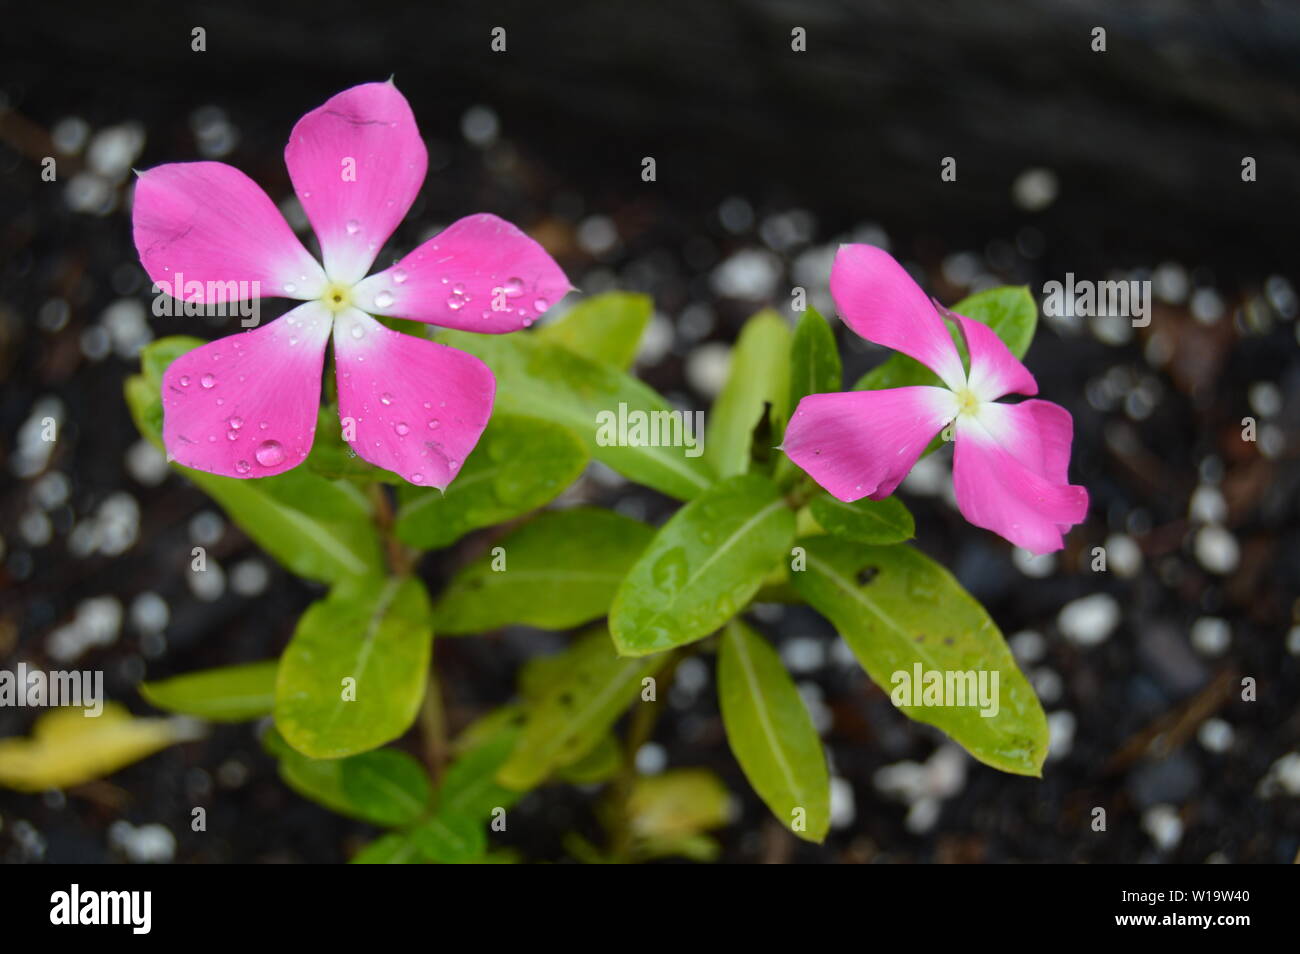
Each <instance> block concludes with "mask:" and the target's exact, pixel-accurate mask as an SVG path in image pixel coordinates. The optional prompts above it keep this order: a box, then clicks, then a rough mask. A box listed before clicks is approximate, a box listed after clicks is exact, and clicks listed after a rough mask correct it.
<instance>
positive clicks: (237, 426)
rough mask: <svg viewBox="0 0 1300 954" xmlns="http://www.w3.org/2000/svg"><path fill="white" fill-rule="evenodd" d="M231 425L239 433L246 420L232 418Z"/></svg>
mask: <svg viewBox="0 0 1300 954" xmlns="http://www.w3.org/2000/svg"><path fill="white" fill-rule="evenodd" d="M229 424H230V426H231V428H233V429H234V430H236V431H237V430H239V429H240V428H241V427H243V426H244V419H243V418H242V417H232V418H231V419H230V421H229Z"/></svg>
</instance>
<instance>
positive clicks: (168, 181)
mask: <svg viewBox="0 0 1300 954" xmlns="http://www.w3.org/2000/svg"><path fill="white" fill-rule="evenodd" d="M284 160H285V164H286V165H287V166H288V169H289V177H290V179H291V180H292V181H293V187H294V191H295V192H296V193H297V194H298V198H299V199H300V200H301V202H302V206H303V209H304V210H305V211H306V213H307V218H308V220H310V222H311V225H312V228H313V229H314V230H315V232H316V236H317V238H318V239H319V240H320V247H321V252H322V258H323V259H324V263H323V266H322V264H320V263H318V262H317V261H316V260H315V259H314V258H313V257H312V256H311V255H310V254H309V253H308V251H307V249H306V248H304V247H303V244H302V242H300V241H299V240H298V238H297V237H296V236H295V235H294V234H293V231H292V230H291V229H290V228H289V225H288V223H287V222H285V220H284V218H283V216H281V215H280V213H279V211H278V210H277V209H276V207H275V205H274V204H273V203H272V202H271V200H270V199H269V198H268V197H267V195H266V193H265V192H263V191H262V190H261V189H260V188H258V186H257V185H255V184H254V183H253V181H252V180H251V179H250V178H248V176H246V175H244V174H243V173H242V172H240V171H239V170H237V169H235V168H233V167H231V166H228V165H226V164H224V163H220V162H190V163H173V164H169V165H163V166H158V167H157V168H154V169H150V170H149V171H147V172H144V173H142V174H141V175H140V178H139V181H138V183H137V185H136V191H135V207H134V213H133V214H134V231H135V245H136V249H137V250H138V251H139V253H140V261H141V262H142V263H143V265H144V268H145V271H147V272H148V273H149V277H150V278H152V279H153V280H154V282H156V283H158V284H159V286H160V287H166V288H170V289H171V293H172V294H173V295H174V296H175V297H177V298H181V299H183V300H185V301H190V302H200V303H203V304H223V303H227V302H231V303H233V302H234V301H238V300H240V299H241V298H243V297H244V296H245V295H246V294H247V292H246V291H245V289H248V288H253V289H256V290H255V291H254V292H253V293H252V296H253V297H258V292H259V291H260V294H261V295H262V296H264V297H285V298H292V299H297V300H299V301H301V302H303V304H301V305H298V306H297V307H295V308H294V309H293V310H292V311H290V312H288V313H287V314H285V315H284V316H282V317H280V318H278V319H276V320H275V321H273V322H271V323H270V324H267V325H265V326H264V327H261V328H257V329H255V330H252V331H247V332H244V333H241V334H236V335H232V336H230V337H228V338H223V339H221V340H218V341H213V342H211V343H209V344H206V345H204V346H202V347H200V348H197V349H195V350H194V351H191V352H189V353H187V354H185V355H182V356H181V357H180V358H177V359H176V360H175V361H174V362H173V363H172V364H171V366H170V367H169V368H168V369H167V372H166V374H165V375H164V376H163V394H162V396H163V415H164V416H163V441H164V443H165V445H166V447H167V451H168V453H169V454H170V456H171V457H172V458H173V459H175V460H177V461H179V462H180V463H182V464H184V465H185V466H187V467H194V468H197V469H199V470H205V471H209V472H211V473H214V474H224V475H226V476H229V477H267V476H270V475H272V474H278V473H280V472H282V471H285V470H288V469H289V468H291V467H295V466H297V465H298V464H299V463H301V462H302V460H303V458H305V457H306V456H307V453H308V451H310V450H311V446H312V439H313V437H314V435H315V430H316V419H317V414H318V411H319V407H320V390H321V389H320V385H321V371H322V368H323V365H324V360H325V345H326V343H327V341H328V340H329V338H330V332H331V330H332V331H333V337H334V360H335V365H336V371H337V379H338V400H339V416H340V417H341V418H342V419H343V425H344V426H343V434H344V437H345V438H347V439H348V441H349V443H351V445H352V447H353V448H354V449H355V450H356V452H357V453H358V454H359V455H360V456H361V457H363V458H365V459H366V460H368V461H370V462H371V463H373V464H376V465H377V466H379V467H383V468H386V469H388V470H391V471H395V472H396V473H398V474H400V475H402V476H403V477H404V478H406V479H407V480H408V481H410V482H411V483H415V484H427V485H430V486H434V487H446V485H447V484H448V483H450V481H451V480H452V478H453V477H454V476H455V475H456V472H457V470H458V469H459V468H460V465H461V464H462V463H463V462H464V460H465V457H466V456H467V455H468V454H469V452H470V451H471V450H473V448H474V445H475V444H476V443H477V442H478V439H479V435H480V434H482V432H483V428H484V427H485V426H486V425H487V421H488V418H489V417H490V416H491V413H492V400H493V397H494V395H495V391H496V380H495V379H494V378H493V376H492V372H491V371H489V370H488V368H487V366H486V365H484V364H483V363H482V362H481V361H479V360H478V359H477V358H475V357H472V356H471V355H468V354H465V353H464V352H462V351H458V350H456V349H454V348H449V347H447V346H445V345H440V344H435V343H434V342H432V341H429V340H427V339H423V338H416V337H414V336H411V335H405V334H400V333H398V332H395V331H392V330H390V329H389V328H387V327H385V326H384V325H383V324H381V323H380V322H378V321H376V320H375V319H374V318H373V317H371V316H372V315H382V316H391V317H395V318H410V319H414V320H416V321H425V322H429V323H431V324H436V325H442V326H444V327H449V328H460V329H466V330H469V331H480V332H489V333H502V332H507V331H516V330H518V329H520V328H522V327H524V326H526V325H530V324H532V323H533V321H535V320H536V319H537V317H538V316H539V315H540V314H541V313H542V312H544V311H546V309H547V308H548V307H550V305H551V304H552V303H554V302H556V301H558V300H559V299H560V298H561V297H562V296H564V295H565V294H566V293H567V292H568V291H569V290H570V288H571V286H570V284H569V281H568V279H567V278H565V276H564V273H563V272H562V271H561V270H560V267H559V266H558V265H557V264H556V263H555V262H554V261H553V260H552V259H551V257H550V256H549V255H547V254H546V252H545V251H544V250H543V249H542V247H541V246H540V245H538V244H537V243H536V242H535V241H533V240H532V239H531V238H529V237H528V236H526V235H525V234H524V233H523V232H521V231H520V230H519V229H517V228H516V227H515V226H513V225H511V224H510V223H508V222H505V221H503V220H501V219H499V218H497V217H495V216H493V215H471V216H469V217H468V218H464V219H461V220H459V221H458V222H455V223H453V224H452V225H451V226H450V227H448V228H447V229H446V230H445V231H444V232H442V233H440V234H439V235H437V236H435V237H434V238H432V239H430V240H429V241H427V242H425V243H424V244H423V245H421V246H420V247H419V248H417V249H416V250H415V251H413V252H411V253H410V254H409V255H407V256H406V257H405V258H403V259H401V260H400V261H399V262H397V263H396V264H395V265H393V266H392V267H391V268H389V269H387V270H385V271H382V272H379V273H377V274H374V275H371V276H370V277H368V278H367V277H366V273H367V272H368V271H369V270H370V266H371V265H372V263H373V262H374V260H375V256H376V255H377V254H378V253H379V250H380V248H381V247H382V246H383V245H384V243H385V242H386V241H387V240H388V238H389V236H391V235H392V233H393V230H394V229H395V228H396V227H397V225H398V223H400V222H401V221H402V219H403V217H404V216H405V215H406V213H407V211H408V210H409V209H410V207H411V203H412V202H414V201H415V197H416V194H417V193H418V192H419V190H420V186H421V185H422V184H423V182H424V174H425V170H426V168H427V165H428V161H427V153H426V150H425V147H424V142H423V141H422V140H421V139H420V134H419V130H418V129H417V128H416V124H415V117H414V116H413V115H412V114H411V108H410V106H409V105H408V104H407V102H406V99H405V97H403V96H402V94H401V93H399V92H398V91H397V88H396V87H395V86H393V85H392V83H391V82H389V83H368V84H365V85H361V86H355V87H353V88H352V89H348V90H344V91H343V92H341V93H339V94H338V95H337V96H334V97H333V98H332V99H330V100H329V101H328V102H326V103H325V104H324V105H323V106H321V107H319V108H318V109H314V110H312V111H311V112H309V113H307V115H305V116H303V117H302V119H300V120H299V121H298V123H297V125H296V126H294V128H293V133H292V134H291V135H290V137H289V142H288V145H286V146H285V150H284ZM181 276H183V278H182V277H181ZM254 283H257V284H254Z"/></svg>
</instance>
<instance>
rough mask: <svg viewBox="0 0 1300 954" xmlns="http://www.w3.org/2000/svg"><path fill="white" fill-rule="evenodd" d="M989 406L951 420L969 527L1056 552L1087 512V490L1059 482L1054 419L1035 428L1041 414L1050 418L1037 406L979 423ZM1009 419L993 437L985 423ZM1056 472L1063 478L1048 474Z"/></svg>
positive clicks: (957, 480) (960, 498)
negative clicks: (954, 424) (1008, 428)
mask: <svg viewBox="0 0 1300 954" xmlns="http://www.w3.org/2000/svg"><path fill="white" fill-rule="evenodd" d="M1026 403H1035V404H1046V403H1047V402H1046V401H1040V402H1026ZM990 406H992V405H985V406H984V407H981V408H980V411H979V414H978V415H977V416H971V415H965V414H963V415H962V416H961V417H960V418H959V419H958V421H957V440H956V448H955V449H954V451H953V463H952V477H953V483H954V485H955V488H956V491H957V507H958V509H959V510H961V512H962V515H963V516H964V517H965V518H966V519H967V520H969V521H970V522H971V523H973V524H975V526H977V527H983V528H984V529H986V530H992V531H993V532H994V533H996V534H998V535H999V536H1001V537H1003V538H1005V539H1007V540H1009V541H1011V542H1012V543H1014V544H1015V545H1016V546H1020V547H1024V548H1025V549H1026V550H1029V551H1030V552H1031V553H1036V554H1042V553H1051V552H1052V551H1054V550H1059V549H1061V547H1062V546H1064V541H1063V540H1062V537H1061V535H1062V533H1063V532H1064V531H1067V530H1069V528H1070V527H1072V526H1074V525H1075V524H1077V523H1081V522H1082V521H1083V519H1084V517H1085V516H1086V515H1087V513H1088V491H1087V490H1085V489H1084V488H1083V487H1078V486H1074V485H1072V484H1067V483H1065V482H1064V475H1063V469H1062V468H1061V460H1060V446H1059V439H1060V436H1061V435H1060V431H1059V423H1060V419H1059V417H1057V416H1055V415H1050V417H1053V418H1054V419H1055V422H1054V423H1053V424H1049V426H1048V428H1047V429H1044V430H1038V429H1036V428H1038V426H1039V421H1040V415H1042V419H1047V418H1048V417H1049V415H1047V414H1043V413H1042V409H1041V408H1039V409H1036V410H1031V411H1028V412H1021V413H1020V414H1019V415H1018V416H1014V417H1012V416H1007V415H1003V416H1002V417H1001V418H990V423H989V424H986V423H985V420H984V419H985V416H986V411H987V410H988V408H989V407H990ZM998 406H999V407H1001V405H998ZM1024 406H1025V405H1023V404H1021V405H1016V407H1024ZM1008 409H1009V410H1014V408H1008ZM1008 421H1013V422H1014V430H1011V431H1001V433H1000V439H999V438H997V437H994V435H993V433H992V431H991V430H990V426H991V427H992V428H993V429H994V430H1001V429H1002V428H1003V427H1005V426H1006V425H1007V423H1008ZM1003 441H1005V442H1006V443H1003ZM1013 448H1014V450H1013ZM1035 458H1037V464H1038V467H1041V468H1042V470H1043V471H1047V472H1048V474H1050V475H1051V476H1048V475H1045V474H1044V473H1042V472H1040V470H1039V469H1037V468H1036V467H1034V466H1032V465H1031V463H1027V461H1031V462H1032V461H1034V460H1035ZM1058 474H1059V475H1061V477H1062V479H1061V480H1059V481H1058V480H1055V479H1053V478H1054V477H1056V476H1057V475H1058Z"/></svg>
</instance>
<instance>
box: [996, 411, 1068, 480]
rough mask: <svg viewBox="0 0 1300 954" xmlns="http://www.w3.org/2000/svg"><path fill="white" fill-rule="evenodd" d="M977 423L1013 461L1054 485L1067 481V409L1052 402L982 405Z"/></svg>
mask: <svg viewBox="0 0 1300 954" xmlns="http://www.w3.org/2000/svg"><path fill="white" fill-rule="evenodd" d="M979 420H980V423H981V424H983V425H984V429H985V430H986V431H988V432H989V436H990V437H992V438H993V439H994V440H995V441H997V442H998V443H999V444H1000V445H1002V447H1004V448H1005V449H1006V450H1007V452H1008V453H1010V454H1011V455H1012V456H1013V457H1015V458H1016V460H1018V461H1020V463H1022V464H1024V465H1025V466H1026V467H1028V468H1029V469H1030V470H1032V471H1034V472H1035V473H1036V474H1039V475H1041V476H1043V477H1045V478H1047V479H1048V480H1049V481H1051V482H1052V483H1054V484H1067V483H1069V482H1070V479H1069V477H1068V476H1067V473H1066V472H1067V471H1068V470H1069V467H1070V444H1071V443H1072V441H1073V440H1074V421H1073V419H1072V418H1071V417H1070V412H1069V411H1067V410H1066V409H1065V408H1063V407H1061V405H1059V404H1053V403H1052V402H1051V401H1038V400H1034V401H1021V402H1020V403H1019V404H984V405H981V407H980V410H979Z"/></svg>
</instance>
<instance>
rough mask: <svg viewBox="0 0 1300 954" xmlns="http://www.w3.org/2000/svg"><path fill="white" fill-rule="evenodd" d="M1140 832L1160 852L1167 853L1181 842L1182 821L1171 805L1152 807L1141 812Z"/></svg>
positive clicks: (1176, 810)
mask: <svg viewBox="0 0 1300 954" xmlns="http://www.w3.org/2000/svg"><path fill="white" fill-rule="evenodd" d="M1142 830H1143V831H1145V832H1146V833H1147V834H1148V835H1150V836H1151V840H1152V842H1154V843H1155V846H1156V848H1158V849H1159V850H1160V851H1169V850H1170V849H1172V848H1175V847H1177V845H1178V843H1179V842H1180V841H1182V840H1183V820H1182V819H1181V818H1180V817H1178V809H1176V808H1174V806H1173V805H1164V804H1161V805H1152V806H1151V807H1150V808H1148V809H1147V810H1146V811H1145V812H1143V813H1142Z"/></svg>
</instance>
